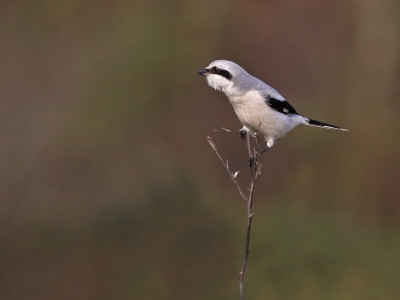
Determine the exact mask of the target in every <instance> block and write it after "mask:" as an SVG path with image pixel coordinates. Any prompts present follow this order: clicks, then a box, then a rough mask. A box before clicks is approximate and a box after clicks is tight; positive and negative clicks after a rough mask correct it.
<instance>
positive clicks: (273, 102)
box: [264, 96, 298, 115]
mask: <svg viewBox="0 0 400 300" xmlns="http://www.w3.org/2000/svg"><path fill="white" fill-rule="evenodd" d="M264 98H265V103H267V105H268V106H269V107H271V108H272V109H274V110H276V111H279V112H280V113H282V114H285V115H287V114H296V115H298V113H297V111H296V110H295V109H294V107H293V106H291V105H290V103H289V102H287V101H286V100H283V101H282V100H278V99H275V98H272V97H271V96H265V97H264Z"/></svg>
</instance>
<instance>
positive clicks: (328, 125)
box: [303, 118, 348, 131]
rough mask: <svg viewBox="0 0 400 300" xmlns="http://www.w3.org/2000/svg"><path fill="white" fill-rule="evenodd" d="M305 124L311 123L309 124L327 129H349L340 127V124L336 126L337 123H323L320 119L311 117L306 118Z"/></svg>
mask: <svg viewBox="0 0 400 300" xmlns="http://www.w3.org/2000/svg"><path fill="white" fill-rule="evenodd" d="M303 124H305V125H309V126H315V127H320V128H325V129H333V130H342V131H348V130H347V129H344V128H341V127H338V126H335V125H331V124H327V123H322V122H320V121H316V120H313V119H309V118H304V123H303Z"/></svg>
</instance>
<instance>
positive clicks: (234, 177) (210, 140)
mask: <svg viewBox="0 0 400 300" xmlns="http://www.w3.org/2000/svg"><path fill="white" fill-rule="evenodd" d="M207 142H208V143H209V144H210V146H211V147H212V148H213V149H214V151H215V153H216V154H217V156H218V158H219V160H220V161H221V163H222V164H223V166H224V167H225V169H226V171H227V172H228V174H229V176H230V177H231V179H232V181H233V182H234V183H235V185H236V187H237V188H238V190H239V193H240V196H242V198H243V199H244V200H245V201H246V202H248V201H249V200H248V199H247V197H246V195H245V193H244V192H243V190H242V188H241V187H240V185H239V184H238V183H237V181H236V176H237V175H238V174H239V172H235V173H232V172H231V171H230V170H229V164H228V160H226V163H225V162H224V160H223V159H222V157H221V155H219V153H218V151H217V148H216V146H215V144H214V142H213V140H212V139H211V137H209V136H208V137H207Z"/></svg>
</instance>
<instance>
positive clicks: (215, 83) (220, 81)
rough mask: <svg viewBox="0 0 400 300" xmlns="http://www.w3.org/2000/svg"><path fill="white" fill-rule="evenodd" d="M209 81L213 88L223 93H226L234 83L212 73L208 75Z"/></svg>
mask: <svg viewBox="0 0 400 300" xmlns="http://www.w3.org/2000/svg"><path fill="white" fill-rule="evenodd" d="M207 83H208V85H209V86H211V87H212V88H213V89H215V90H217V91H220V92H223V93H226V90H227V88H229V87H230V86H232V84H233V83H232V82H231V81H229V80H228V79H226V78H224V77H222V76H219V75H214V74H210V75H208V76H207Z"/></svg>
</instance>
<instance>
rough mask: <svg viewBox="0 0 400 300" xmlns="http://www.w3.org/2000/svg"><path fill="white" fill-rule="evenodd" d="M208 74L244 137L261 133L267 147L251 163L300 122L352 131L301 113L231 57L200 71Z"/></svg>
mask: <svg viewBox="0 0 400 300" xmlns="http://www.w3.org/2000/svg"><path fill="white" fill-rule="evenodd" d="M199 74H200V75H203V76H205V77H206V80H207V83H208V85H209V86H211V87H213V88H214V89H215V90H217V91H221V92H223V93H224V94H225V95H226V96H227V97H228V99H229V102H230V103H231V104H232V106H233V108H234V110H235V112H236V115H237V117H238V118H239V121H240V122H241V123H242V125H243V128H242V129H241V130H240V131H239V132H240V136H241V137H242V139H244V138H245V137H246V134H247V133H248V132H249V133H250V134H251V135H255V134H260V135H262V136H263V137H264V138H265V141H266V142H267V146H266V147H265V148H264V149H263V150H262V151H261V152H259V153H257V154H256V156H254V157H252V158H250V166H251V165H253V164H254V163H256V162H257V160H258V159H259V158H260V156H261V155H262V154H263V153H264V152H265V151H267V150H268V149H269V148H271V147H272V146H273V145H274V143H275V141H276V140H277V139H279V138H281V137H283V136H284V135H285V134H286V133H287V132H289V131H290V130H292V129H293V128H295V127H296V126H297V125H300V124H304V125H309V126H316V127H321V128H327V129H335V130H342V131H348V130H347V129H344V128H340V127H338V126H334V125H330V124H326V123H323V122H319V121H315V120H312V119H309V118H306V117H303V116H301V115H299V113H298V112H297V111H296V110H295V109H294V107H293V106H291V105H290V104H289V102H287V101H286V100H285V98H283V97H282V96H281V95H280V94H279V93H278V92H277V91H276V90H275V89H273V88H272V87H270V86H269V85H267V84H266V83H264V82H262V81H261V80H260V79H258V78H256V77H253V76H251V75H250V74H249V73H247V72H246V71H245V70H244V69H243V68H242V67H240V66H239V65H238V64H236V63H234V62H231V61H227V60H216V61H213V62H212V63H211V64H210V65H209V66H208V67H207V68H204V69H201V70H199Z"/></svg>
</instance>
